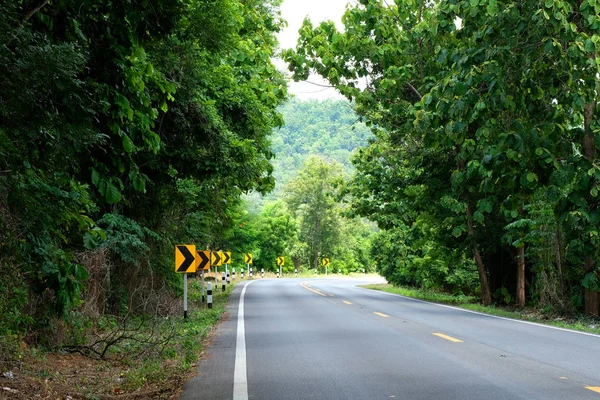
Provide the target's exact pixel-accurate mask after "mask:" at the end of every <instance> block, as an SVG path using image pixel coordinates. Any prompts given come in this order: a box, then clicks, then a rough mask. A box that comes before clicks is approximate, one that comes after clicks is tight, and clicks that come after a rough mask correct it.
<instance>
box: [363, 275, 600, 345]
mask: <svg viewBox="0 0 600 400" xmlns="http://www.w3.org/2000/svg"><path fill="white" fill-rule="evenodd" d="M361 287H364V288H366V289H372V290H380V291H383V292H388V293H394V294H399V295H402V296H407V297H412V298H415V299H421V300H425V301H431V302H434V303H440V304H450V305H453V306H457V307H460V308H464V309H467V310H471V311H477V312H480V313H484V314H490V315H496V316H499V317H505V318H513V319H519V320H523V321H530V322H537V323H540V324H546V325H551V326H557V327H560V328H565V329H572V330H575V331H581V332H589V333H595V334H599V335H600V320H598V319H594V318H590V317H586V316H577V317H570V318H565V317H563V316H558V315H553V314H547V313H543V312H542V311H540V310H537V309H535V308H525V309H523V310H517V309H511V308H508V307H498V306H484V305H482V304H480V303H479V298H478V297H475V296H465V295H453V294H449V293H443V292H438V291H432V290H424V289H416V288H407V287H396V286H392V285H390V284H376V285H363V286H361Z"/></svg>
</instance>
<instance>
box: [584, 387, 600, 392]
mask: <svg viewBox="0 0 600 400" xmlns="http://www.w3.org/2000/svg"><path fill="white" fill-rule="evenodd" d="M585 388H586V389H588V390H591V391H592V392H596V393H600V386H586V387H585Z"/></svg>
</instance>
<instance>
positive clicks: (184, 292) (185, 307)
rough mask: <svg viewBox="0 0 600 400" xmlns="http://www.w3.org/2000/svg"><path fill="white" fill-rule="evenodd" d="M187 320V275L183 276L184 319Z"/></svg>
mask: <svg viewBox="0 0 600 400" xmlns="http://www.w3.org/2000/svg"><path fill="white" fill-rule="evenodd" d="M186 318H187V274H183V319H186Z"/></svg>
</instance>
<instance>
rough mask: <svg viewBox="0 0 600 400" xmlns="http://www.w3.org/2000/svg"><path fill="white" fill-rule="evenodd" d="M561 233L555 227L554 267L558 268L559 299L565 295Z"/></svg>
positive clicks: (558, 228)
mask: <svg viewBox="0 0 600 400" xmlns="http://www.w3.org/2000/svg"><path fill="white" fill-rule="evenodd" d="M562 245H563V243H562V233H561V232H560V227H557V228H556V268H558V284H559V288H560V296H561V299H562V298H563V296H564V295H565V280H564V277H563V270H562Z"/></svg>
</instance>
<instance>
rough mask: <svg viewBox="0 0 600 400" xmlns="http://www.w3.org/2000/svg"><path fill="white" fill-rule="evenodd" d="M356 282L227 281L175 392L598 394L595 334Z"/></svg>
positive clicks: (278, 399) (598, 339) (243, 395)
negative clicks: (213, 324)
mask: <svg viewBox="0 0 600 400" xmlns="http://www.w3.org/2000/svg"><path fill="white" fill-rule="evenodd" d="M361 283H364V282H363V281H360V280H352V279H265V280H256V281H253V282H252V283H250V284H244V285H238V286H237V287H236V290H235V291H234V293H233V295H232V297H231V299H230V304H229V306H228V308H229V318H228V320H227V321H225V322H223V323H221V324H220V325H219V327H218V329H217V332H216V335H215V337H214V340H213V341H212V344H211V345H210V346H209V348H208V349H207V354H206V356H205V357H203V358H202V360H201V361H200V363H199V367H198V376H197V377H196V378H193V379H191V380H190V381H188V382H187V383H186V385H185V387H184V392H183V394H182V397H181V399H183V400H192V399H194V400H196V399H234V398H235V399H240V400H246V399H261V400H262V399H265V400H269V399H272V400H283V399H410V400H412V399H423V400H425V399H427V400H429V399H457V400H458V399H461V400H463V399H464V400H468V399H478V400H479V399H544V400H547V399H569V400H570V399H595V400H600V336H596V335H590V334H584V333H577V332H572V331H567V330H561V329H555V328H549V327H544V326H539V325H536V324H530V323H524V322H519V321H514V320H509V319H503V318H497V317H491V316H486V315H482V314H478V313H473V312H467V311H463V310H458V309H455V308H452V307H448V306H440V305H435V304H431V303H426V302H422V301H418V300H413V299H408V298H405V297H399V296H394V295H390V294H386V293H381V292H376V291H370V290H367V289H362V288H358V287H355V285H357V284H361ZM244 287H245V290H244ZM242 292H244V293H243V296H242ZM241 299H243V303H242V307H240V300H241ZM240 311H241V313H240ZM242 314H243V315H242ZM238 317H242V318H238ZM234 381H235V385H234ZM234 387H235V389H234Z"/></svg>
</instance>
